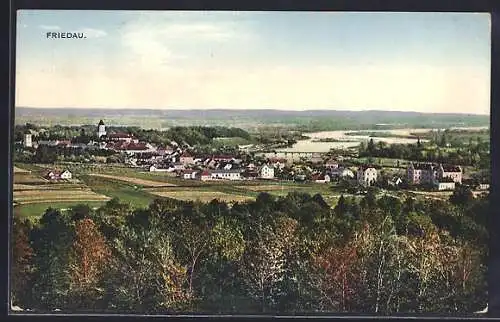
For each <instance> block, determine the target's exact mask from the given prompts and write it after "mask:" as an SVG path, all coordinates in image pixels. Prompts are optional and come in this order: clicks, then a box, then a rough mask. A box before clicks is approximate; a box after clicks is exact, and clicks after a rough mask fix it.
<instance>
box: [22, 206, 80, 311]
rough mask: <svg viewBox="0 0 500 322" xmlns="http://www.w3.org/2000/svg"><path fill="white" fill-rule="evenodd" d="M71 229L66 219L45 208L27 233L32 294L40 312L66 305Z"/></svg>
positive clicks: (57, 212)
mask: <svg viewBox="0 0 500 322" xmlns="http://www.w3.org/2000/svg"><path fill="white" fill-rule="evenodd" d="M73 238H74V229H73V227H72V225H71V223H70V219H69V218H68V216H66V215H64V214H62V213H61V212H60V211H58V210H54V209H50V208H49V209H47V211H46V212H45V214H44V215H43V216H42V218H41V219H40V222H39V227H36V228H35V229H34V230H33V231H32V234H31V240H32V242H33V250H34V253H35V256H34V263H35V267H36V270H35V273H34V285H33V295H34V301H35V303H36V304H37V308H38V309H41V310H54V309H63V308H67V307H68V306H69V303H68V300H69V298H68V293H69V289H70V274H69V254H70V247H71V245H72V243H73Z"/></svg>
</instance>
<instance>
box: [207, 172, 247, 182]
mask: <svg viewBox="0 0 500 322" xmlns="http://www.w3.org/2000/svg"><path fill="white" fill-rule="evenodd" d="M241 173H242V171H241V170H212V171H210V174H211V178H210V179H211V180H241V179H242V177H241Z"/></svg>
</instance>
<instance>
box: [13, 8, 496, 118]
mask: <svg viewBox="0 0 500 322" xmlns="http://www.w3.org/2000/svg"><path fill="white" fill-rule="evenodd" d="M47 32H83V33H84V34H85V36H86V38H85V39H51V38H47V36H46V34H47ZM16 33H17V40H16V84H15V86H16V98H15V104H16V106H23V107H37V108H54V107H61V108H119V109H126V108H134V109H137V108H155V109H210V108H218V109H219V108H230V109H262V108H266V109H282V110H308V109H315V110H318V109H331V110H374V109H375V110H388V111H392V110H394V111H418V112H433V113H451V112H456V113H474V114H489V112H490V59H491V52H490V16H489V14H486V13H403V12H401V13H394V12H390V13H383V12H372V13H368V12H364V13H363V12H350V13H349V12H237V11H225V12H224V11H191V12H189V11H62V10H61V11H60V10H51V11H46V10H44V11H39V10H20V11H18V14H17V32H16Z"/></svg>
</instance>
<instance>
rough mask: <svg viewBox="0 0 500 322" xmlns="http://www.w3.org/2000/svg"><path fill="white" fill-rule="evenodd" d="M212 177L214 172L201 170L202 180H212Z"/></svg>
mask: <svg viewBox="0 0 500 322" xmlns="http://www.w3.org/2000/svg"><path fill="white" fill-rule="evenodd" d="M210 179H212V174H211V173H210V171H208V170H204V171H202V172H201V174H200V180H201V181H207V180H210Z"/></svg>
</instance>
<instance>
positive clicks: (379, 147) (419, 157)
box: [359, 133, 491, 169]
mask: <svg viewBox="0 0 500 322" xmlns="http://www.w3.org/2000/svg"><path fill="white" fill-rule="evenodd" d="M443 138H444V139H443ZM452 138H453V136H452V135H451V134H446V133H443V134H442V136H441V139H438V138H436V140H437V141H438V143H435V142H434V141H432V142H429V143H425V144H424V143H423V142H422V143H421V142H420V141H418V142H417V144H387V143H385V142H383V141H379V142H376V143H375V142H374V141H373V139H370V140H369V141H368V142H367V143H364V142H362V143H361V145H360V146H359V155H360V156H361V157H380V158H392V159H406V160H415V161H421V162H440V163H448V164H458V165H464V166H475V167H479V168H481V169H489V168H490V159H491V158H490V142H488V141H483V140H482V139H481V138H480V137H478V138H476V139H474V140H472V139H471V140H469V141H467V142H468V144H467V145H465V146H464V144H463V143H461V144H459V145H453V147H451V148H448V147H447V146H448V145H449V144H448V142H449V141H448V140H450V139H452Z"/></svg>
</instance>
